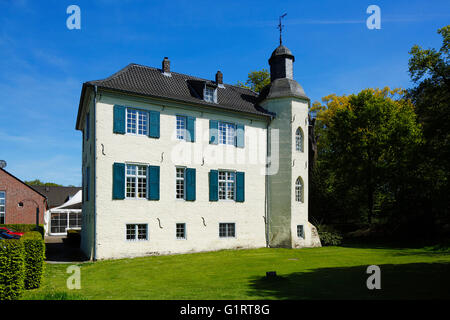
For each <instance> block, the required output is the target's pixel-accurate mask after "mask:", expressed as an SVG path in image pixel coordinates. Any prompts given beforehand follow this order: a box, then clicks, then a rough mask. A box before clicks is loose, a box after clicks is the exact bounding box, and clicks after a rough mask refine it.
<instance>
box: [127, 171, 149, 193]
mask: <svg viewBox="0 0 450 320" xmlns="http://www.w3.org/2000/svg"><path fill="white" fill-rule="evenodd" d="M125 175H126V197H127V198H142V199H144V198H146V196H147V166H141V165H133V164H127V165H126V169H125Z"/></svg>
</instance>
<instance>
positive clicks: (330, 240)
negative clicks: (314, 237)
mask: <svg viewBox="0 0 450 320" xmlns="http://www.w3.org/2000/svg"><path fill="white" fill-rule="evenodd" d="M317 231H318V232H319V237H320V242H321V243H322V245H323V246H338V245H340V244H341V243H342V235H341V234H340V233H339V232H338V231H337V230H336V229H334V228H333V227H330V226H327V225H319V226H317Z"/></svg>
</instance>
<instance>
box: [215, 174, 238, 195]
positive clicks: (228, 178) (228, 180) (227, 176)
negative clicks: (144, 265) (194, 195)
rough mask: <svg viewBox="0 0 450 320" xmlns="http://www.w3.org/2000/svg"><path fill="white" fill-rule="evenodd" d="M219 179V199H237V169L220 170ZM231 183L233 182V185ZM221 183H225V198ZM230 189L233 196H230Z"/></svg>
mask: <svg viewBox="0 0 450 320" xmlns="http://www.w3.org/2000/svg"><path fill="white" fill-rule="evenodd" d="M221 173H222V174H224V175H225V179H223V178H222V179H221ZM231 178H232V179H231ZM217 181H218V183H217V188H218V190H217V195H218V198H219V201H236V171H232V170H218V173H217ZM230 183H232V185H231V187H230V185H229V184H230ZM221 184H224V187H225V198H221V192H220V188H221ZM230 189H231V190H230ZM230 191H231V192H232V197H229V193H230Z"/></svg>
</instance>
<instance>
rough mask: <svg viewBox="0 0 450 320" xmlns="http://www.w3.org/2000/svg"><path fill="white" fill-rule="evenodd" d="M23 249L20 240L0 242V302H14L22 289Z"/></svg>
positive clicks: (23, 273)
mask: <svg viewBox="0 0 450 320" xmlns="http://www.w3.org/2000/svg"><path fill="white" fill-rule="evenodd" d="M24 257H25V249H24V244H23V241H21V240H0V300H15V299H18V298H19V297H20V295H21V294H22V292H23V289H24V275H25V272H24V271H25V259H24Z"/></svg>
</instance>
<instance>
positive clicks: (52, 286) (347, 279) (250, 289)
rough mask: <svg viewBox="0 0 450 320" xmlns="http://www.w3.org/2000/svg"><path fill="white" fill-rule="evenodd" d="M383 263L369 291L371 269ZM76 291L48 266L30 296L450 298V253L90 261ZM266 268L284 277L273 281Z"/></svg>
mask: <svg viewBox="0 0 450 320" xmlns="http://www.w3.org/2000/svg"><path fill="white" fill-rule="evenodd" d="M372 264H374V265H378V266H379V267H380V268H381V290H368V289H367V287H366V280H367V278H368V277H369V275H368V274H366V268H367V266H369V265H372ZM79 266H80V267H81V289H80V290H68V289H67V288H66V281H67V278H68V277H69V276H70V274H68V273H66V268H67V267H68V265H67V264H47V265H46V274H45V279H44V283H43V285H42V286H41V288H39V289H35V290H29V291H26V292H25V293H24V295H23V297H22V298H23V299H43V300H60V299H201V300H208V299H449V298H450V290H449V288H450V272H449V271H450V268H449V267H450V251H449V250H448V249H442V248H440V249H436V248H435V247H427V248H419V249H411V248H383V247H377V248H368V247H364V248H358V247H323V248H305V249H268V248H263V249H255V250H223V251H216V252H207V253H195V254H184V255H171V256H152V257H142V258H134V259H121V260H108V261H98V262H94V263H84V264H80V265H79ZM266 271H276V272H277V275H278V277H276V278H275V279H273V280H268V279H266V278H265V273H266Z"/></svg>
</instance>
